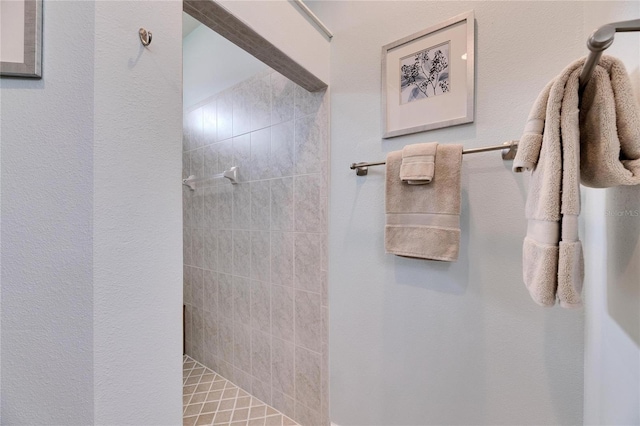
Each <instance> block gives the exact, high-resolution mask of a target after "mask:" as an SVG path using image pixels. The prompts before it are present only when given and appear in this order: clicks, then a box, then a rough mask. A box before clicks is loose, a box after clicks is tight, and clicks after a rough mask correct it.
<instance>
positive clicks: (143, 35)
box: [138, 28, 152, 47]
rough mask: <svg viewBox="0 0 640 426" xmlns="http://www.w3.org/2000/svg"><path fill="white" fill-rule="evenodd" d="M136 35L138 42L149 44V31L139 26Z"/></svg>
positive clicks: (150, 35) (145, 45)
mask: <svg viewBox="0 0 640 426" xmlns="http://www.w3.org/2000/svg"><path fill="white" fill-rule="evenodd" d="M138 35H139V36H140V43H142V45H143V46H144V47H147V46H148V45H150V44H151V37H152V34H151V31H147V30H146V29H144V28H140V30H139V31H138Z"/></svg>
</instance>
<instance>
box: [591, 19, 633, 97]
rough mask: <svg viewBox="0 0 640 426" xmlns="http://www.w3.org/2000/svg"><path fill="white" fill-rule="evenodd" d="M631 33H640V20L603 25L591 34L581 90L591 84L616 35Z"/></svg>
mask: <svg viewBox="0 0 640 426" xmlns="http://www.w3.org/2000/svg"><path fill="white" fill-rule="evenodd" d="M631 31H640V19H633V20H631V21H621V22H613V23H611V24H607V25H603V26H601V27H600V28H598V29H596V30H595V31H594V32H593V33H592V34H591V36H590V37H589V40H587V47H588V48H589V50H590V51H591V53H589V56H588V57H587V61H586V62H585V63H584V66H583V67H582V72H581V73H580V90H584V88H585V87H586V85H587V83H588V82H589V79H590V78H591V74H593V70H595V69H596V65H598V62H599V61H600V57H601V56H602V52H604V51H605V50H606V49H607V48H608V47H609V46H611V44H613V38H614V37H615V34H616V33H623V32H631Z"/></svg>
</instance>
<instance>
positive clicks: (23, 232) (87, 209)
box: [0, 2, 95, 424]
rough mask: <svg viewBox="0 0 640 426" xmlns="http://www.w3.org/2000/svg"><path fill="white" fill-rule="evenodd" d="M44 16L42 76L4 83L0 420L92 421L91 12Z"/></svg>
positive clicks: (58, 8) (65, 8)
mask: <svg viewBox="0 0 640 426" xmlns="http://www.w3.org/2000/svg"><path fill="white" fill-rule="evenodd" d="M44 12H45V13H44V43H43V52H44V60H43V78H42V80H32V79H29V80H25V79H6V78H3V79H0V88H1V90H0V93H1V95H0V96H1V97H0V103H1V104H2V114H1V115H0V147H1V151H2V155H1V157H2V175H1V182H2V186H1V189H0V191H1V194H2V211H1V216H2V224H1V226H2V228H1V235H2V271H1V276H2V318H1V320H2V330H1V336H2V357H1V359H2V365H1V368H2V381H1V383H0V389H1V391H2V393H1V398H0V400H1V401H2V422H3V424H90V423H92V421H93V414H94V411H93V386H94V383H93V338H94V336H93V290H94V282H93V277H92V262H93V254H92V246H93V238H92V233H91V227H92V218H93V129H94V117H93V106H94V102H93V88H94V83H93V82H94V52H93V49H94V44H93V42H94V26H95V18H94V16H95V11H94V4H93V3H92V2H48V3H47V4H46V7H45V11H44ZM69 22H73V23H74V25H69Z"/></svg>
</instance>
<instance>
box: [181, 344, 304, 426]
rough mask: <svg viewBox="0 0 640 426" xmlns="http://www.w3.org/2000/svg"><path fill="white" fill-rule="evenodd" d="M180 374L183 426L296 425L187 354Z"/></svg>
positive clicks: (296, 424) (296, 425)
mask: <svg viewBox="0 0 640 426" xmlns="http://www.w3.org/2000/svg"><path fill="white" fill-rule="evenodd" d="M182 374H183V382H182V385H183V387H182V389H183V390H182V404H183V407H184V410H183V412H182V418H183V425H184V426H195V425H231V426H298V423H296V422H294V421H293V420H291V419H290V418H288V417H287V416H285V415H284V414H282V413H281V412H279V411H278V410H276V409H275V408H273V407H270V406H269V405H267V404H265V403H264V402H262V401H260V400H259V399H257V398H255V397H253V396H251V395H249V394H248V393H247V392H245V391H244V390H242V389H240V388H239V387H237V386H236V385H234V384H233V383H231V382H230V381H228V380H227V379H225V378H224V377H222V376H220V375H218V374H216V373H215V372H214V371H213V370H211V369H209V368H207V367H205V366H204V365H202V364H200V363H199V362H198V361H196V360H194V359H193V358H191V357H189V356H188V355H185V356H184V358H183V362H182Z"/></svg>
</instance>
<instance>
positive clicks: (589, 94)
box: [580, 56, 640, 188]
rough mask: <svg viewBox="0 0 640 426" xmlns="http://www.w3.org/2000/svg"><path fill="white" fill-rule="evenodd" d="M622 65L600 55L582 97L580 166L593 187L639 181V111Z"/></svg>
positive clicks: (586, 180)
mask: <svg viewBox="0 0 640 426" xmlns="http://www.w3.org/2000/svg"><path fill="white" fill-rule="evenodd" d="M633 94H634V91H633V89H632V87H631V81H630V80H629V76H628V74H627V71H626V70H625V68H624V64H623V63H622V62H621V61H620V60H618V59H616V58H614V57H611V56H603V57H602V58H601V59H600V62H599V63H598V66H597V67H596V69H595V70H594V72H593V74H592V76H591V80H590V81H589V84H588V85H587V87H586V89H585V91H584V94H583V96H582V103H581V107H580V109H581V111H580V147H581V148H580V169H581V171H582V173H581V178H582V183H583V184H585V185H586V186H591V187H594V188H608V187H611V186H617V185H638V184H640V110H639V108H638V104H637V102H636V100H635V98H634V96H633Z"/></svg>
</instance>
